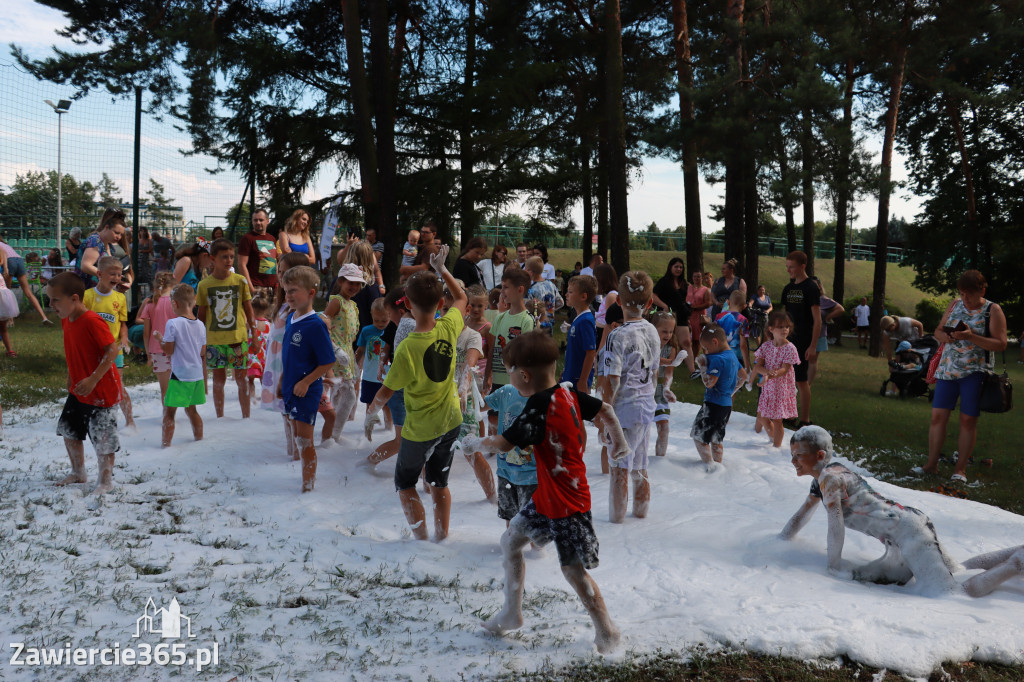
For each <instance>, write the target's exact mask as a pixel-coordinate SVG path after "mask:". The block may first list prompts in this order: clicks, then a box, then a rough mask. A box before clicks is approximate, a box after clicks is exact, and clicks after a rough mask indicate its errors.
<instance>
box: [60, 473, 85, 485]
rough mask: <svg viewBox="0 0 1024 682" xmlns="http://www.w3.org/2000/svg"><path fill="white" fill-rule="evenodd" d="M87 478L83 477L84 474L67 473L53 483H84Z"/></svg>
mask: <svg viewBox="0 0 1024 682" xmlns="http://www.w3.org/2000/svg"><path fill="white" fill-rule="evenodd" d="M88 480H89V479H88V478H86V477H85V474H74V473H72V474H68V475H67V476H65V477H64V478H62V479H60V480H59V481H57V482H56V483H54V485H72V484H73V483H85V482H86V481H88Z"/></svg>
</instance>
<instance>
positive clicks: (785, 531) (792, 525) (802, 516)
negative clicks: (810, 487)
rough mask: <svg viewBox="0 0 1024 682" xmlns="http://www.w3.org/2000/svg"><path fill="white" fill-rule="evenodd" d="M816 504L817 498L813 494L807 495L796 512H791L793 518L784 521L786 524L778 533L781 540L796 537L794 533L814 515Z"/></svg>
mask: <svg viewBox="0 0 1024 682" xmlns="http://www.w3.org/2000/svg"><path fill="white" fill-rule="evenodd" d="M817 506H818V498H816V497H815V496H814V495H808V496H807V499H806V500H805V501H804V503H803V505H801V507H800V508H799V509H797V510H796V514H793V518H791V519H790V520H789V521H787V522H786V525H785V526H784V527H783V528H782V532H781V533H779V537H780V538H782V539H783V540H792V539H793V538H795V537H796V534H797V533H799V532H800V530H801V529H802V528H803V527H804V526H806V525H807V522H808V521H810V520H811V516H813V515H814V509H815V508H816V507H817Z"/></svg>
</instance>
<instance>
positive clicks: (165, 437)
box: [160, 405, 178, 448]
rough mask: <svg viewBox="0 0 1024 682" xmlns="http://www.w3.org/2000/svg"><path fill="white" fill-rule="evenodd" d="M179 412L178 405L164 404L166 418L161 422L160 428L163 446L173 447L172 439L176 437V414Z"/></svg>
mask: <svg viewBox="0 0 1024 682" xmlns="http://www.w3.org/2000/svg"><path fill="white" fill-rule="evenodd" d="M177 412H178V408H177V407H168V406H166V405H164V420H163V423H162V424H161V430H160V435H161V439H160V445H161V446H162V447H165V448H169V447H171V441H172V440H173V439H174V415H175V414H177Z"/></svg>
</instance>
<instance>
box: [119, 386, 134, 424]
mask: <svg viewBox="0 0 1024 682" xmlns="http://www.w3.org/2000/svg"><path fill="white" fill-rule="evenodd" d="M121 413H122V414H124V425H125V426H127V427H129V428H131V427H134V426H135V417H134V416H132V397H131V396H130V395H128V389H126V388H125V387H124V386H122V387H121Z"/></svg>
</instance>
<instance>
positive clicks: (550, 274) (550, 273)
mask: <svg viewBox="0 0 1024 682" xmlns="http://www.w3.org/2000/svg"><path fill="white" fill-rule="evenodd" d="M540 276H541V277H543V278H544V279H546V280H550V281H552V282H554V281H555V266H554V265H552V264H551V263H545V264H544V269H543V270H542V271H541V273H540Z"/></svg>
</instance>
